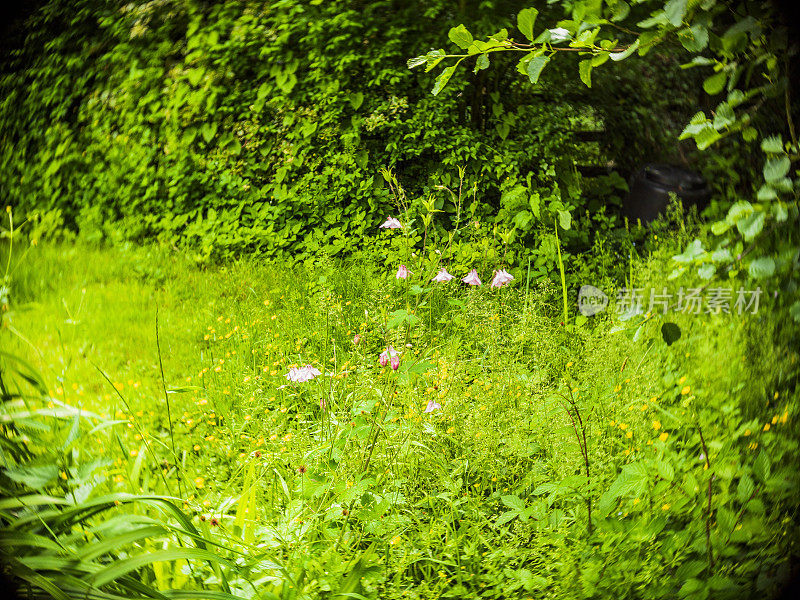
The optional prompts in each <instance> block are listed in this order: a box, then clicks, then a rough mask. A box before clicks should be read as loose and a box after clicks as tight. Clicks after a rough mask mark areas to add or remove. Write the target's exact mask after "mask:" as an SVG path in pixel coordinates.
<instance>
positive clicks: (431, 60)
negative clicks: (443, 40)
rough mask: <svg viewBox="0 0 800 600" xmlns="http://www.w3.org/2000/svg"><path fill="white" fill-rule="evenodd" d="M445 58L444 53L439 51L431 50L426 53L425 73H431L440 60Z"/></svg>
mask: <svg viewBox="0 0 800 600" xmlns="http://www.w3.org/2000/svg"><path fill="white" fill-rule="evenodd" d="M445 56H446V55H445V51H444V50H441V49H440V50H431V51H430V52H428V54H427V55H426V58H427V61H428V64H427V65H425V72H426V73H428V72H430V71H432V70H433V69H434V68H435V67H436V65H438V64H439V63H440V62H442V59H444V57H445Z"/></svg>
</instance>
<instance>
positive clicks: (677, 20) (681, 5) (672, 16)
mask: <svg viewBox="0 0 800 600" xmlns="http://www.w3.org/2000/svg"><path fill="white" fill-rule="evenodd" d="M664 13H665V14H666V15H667V20H668V21H669V22H670V23H672V25H673V27H680V26H681V23H682V22H683V17H684V15H685V14H686V0H669V2H667V3H666V5H664Z"/></svg>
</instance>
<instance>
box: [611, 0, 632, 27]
mask: <svg viewBox="0 0 800 600" xmlns="http://www.w3.org/2000/svg"><path fill="white" fill-rule="evenodd" d="M630 12H631V7H630V4H628V3H627V2H626V1H625V0H617V2H615V3H614V4H613V6H611V21H612V22H614V23H616V22H617V21H623V20H625V19H626V18H627V16H628V15H629V14H630Z"/></svg>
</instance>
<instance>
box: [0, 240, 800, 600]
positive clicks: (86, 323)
mask: <svg viewBox="0 0 800 600" xmlns="http://www.w3.org/2000/svg"><path fill="white" fill-rule="evenodd" d="M668 254H669V249H668V248H664V249H663V251H662V252H661V253H660V254H657V255H656V256H654V257H652V258H651V259H650V260H649V261H643V262H637V263H635V264H634V265H633V269H632V273H633V275H634V278H635V281H636V285H637V287H639V286H641V287H649V286H655V285H659V286H660V285H661V284H662V282H663V279H664V276H663V273H664V272H665V267H664V263H665V260H664V257H665V256H666V255H668ZM17 260H19V255H16V256H15V258H14V261H13V262H14V263H15V264H17V263H16V261H17ZM601 276H602V274H598V277H601ZM639 282H641V283H639ZM684 285H686V283H684ZM405 286H406V284H405V282H402V281H398V280H396V279H395V277H394V272H392V273H382V272H379V271H375V270H374V269H373V268H370V267H364V266H358V265H355V266H349V267H342V268H340V267H337V266H335V265H332V264H329V263H326V262H324V261H320V262H318V263H316V264H309V265H306V266H305V267H304V268H301V269H300V268H298V269H294V270H292V269H289V268H287V267H284V266H281V265H265V264H260V263H258V262H256V261H249V260H248V261H241V262H238V263H235V264H228V265H224V266H219V267H214V268H208V269H200V268H198V267H196V266H193V265H192V264H191V263H190V262H189V261H187V260H185V259H184V258H183V257H181V256H179V255H175V254H173V253H171V252H170V251H169V250H167V249H164V248H147V249H142V248H127V249H126V248H116V249H97V248H91V247H85V246H70V245H63V246H42V247H36V248H33V249H31V250H30V251H29V252H28V253H27V255H25V256H24V258H23V259H22V260H21V262H19V263H18V264H17V266H16V268H15V271H14V274H13V278H12V293H11V302H10V305H9V308H10V310H9V311H8V312H6V313H5V315H4V317H3V318H4V321H3V322H4V324H5V326H4V330H3V331H2V332H0V335H2V338H0V339H2V344H3V350H4V351H6V352H8V353H10V354H12V355H15V356H21V357H24V358H25V359H26V360H27V361H29V362H30V363H31V365H32V366H33V367H34V368H35V369H36V370H38V371H40V372H41V373H42V374H43V376H44V379H45V382H46V384H47V387H48V390H49V398H48V397H47V396H46V397H44V399H42V400H41V401H37V400H28V401H27V402H28V404H29V408H36V407H42V408H46V409H47V410H55V409H56V408H58V407H59V406H61V405H62V403H63V404H66V405H69V406H72V407H79V408H81V409H82V410H85V411H90V412H91V413H94V417H93V420H87V422H86V423H85V424H82V425H80V426H79V427H78V430H79V431H80V432H81V434H80V436H78V434H77V432H74V431H73V427H72V422H71V420H69V419H61V420H59V419H56V420H53V419H49V417H47V416H46V415H47V411H45V415H44V416H40V419H43V420H45V421H46V422H47V423H49V425H48V426H49V427H51V430H49V431H45V432H43V431H38V432H35V431H33V429H32V428H31V424H30V423H29V422H23V423H22V426H20V427H18V428H17V429H14V428H9V426H8V421H5V423H6V425H4V427H5V438H6V440H7V442H8V443H12V442H14V440H20V439H22V438H24V436H26V435H30V436H33V435H34V433H35V434H36V439H40V440H45V441H46V440H48V439H51V440H62V439H64V438H66V440H67V441H68V442H69V443H67V444H64V447H63V448H60V447H59V448H57V449H55V450H54V448H56V446H58V444H53V447H52V448H50V450H49V451H50V452H51V453H54V455H55V456H56V459H54V460H57V461H59V462H58V464H59V469H58V478H57V479H56V481H53V480H46V479H47V478H46V477H45V478H44V480H42V481H40V482H37V484H36V485H34V484H33V483H32V481H33V480H32V479H31V478H30V477H28V476H27V475H25V474H17V476H16V478H14V477H11V479H13V480H14V482H15V483H14V484H12V483H10V482H9V480H8V478H7V477H5V476H4V479H3V483H4V489H6V490H7V492H6V494H7V495H9V492H8V490H10V489H16V490H17V491H16V494H18V495H22V494H23V493H24V492H26V491H31V490H30V488H31V487H33V488H36V489H38V490H40V491H41V492H50V493H52V494H54V495H56V496H58V495H59V494H61V495H66V497H67V498H69V497H70V495H72V498H73V500H74V501H75V502H77V503H80V502H81V501H84V502H91V501H92V499H93V498H97V497H101V496H102V495H103V494H110V493H113V494H120V493H131V494H161V495H167V496H174V497H177V498H179V500H176V505H177V506H182V507H183V510H184V512H185V514H186V515H188V516H189V517H191V522H192V523H193V524H194V525H195V526H196V527H197V528H198V531H199V532H201V534H202V536H201V537H203V539H205V540H206V541H207V542H209V543H210V545H209V547H210V548H212V549H213V550H214V552H215V553H216V555H217V556H218V557H219V558H220V561H221V562H218V563H213V561H212V562H207V563H204V562H203V561H202V560H192V561H190V562H191V565H192V566H191V568H190V567H188V566H187V565H188V563H187V562H186V560H185V558H187V557H188V555H186V556H182V555H181V556H178V555H173V556H169V555H165V556H164V558H165V560H166V562H158V563H154V564H153V565H144V566H142V567H141V568H139V569H138V570H133V571H131V573H132V575H133V576H134V578H136V579H138V580H139V581H141V582H144V583H145V584H147V585H149V586H152V589H162V590H166V589H184V590H197V589H202V588H203V587H204V586H205V587H207V588H208V589H223V588H224V586H225V582H227V585H229V589H230V591H231V592H232V593H233V594H235V595H241V596H245V597H270V596H269V594H270V593H274V594H277V595H278V596H279V597H285V598H288V597H308V598H316V597H331V598H333V597H339V598H344V597H346V596H342V595H340V596H337V593H345V592H346V593H354V594H361V595H362V596H366V597H379V598H400V597H410V598H437V597H451V598H466V597H490V598H528V597H537V598H539V597H548V598H575V597H614V598H671V597H676V596H677V595H678V594H679V593H680V594H681V595H686V596H691V597H707V596H709V595H710V596H711V597H715V598H716V597H731V598H740V597H747V596H749V595H761V596H763V595H766V596H770V595H774V594H775V593H776V591H777V590H778V589H779V588H780V585H781V582H782V581H785V580H786V579H787V578H788V576H789V574H790V570H791V569H792V568H793V565H794V564H795V562H794V561H795V560H796V557H797V547H796V543H797V539H798V535H797V534H798V529H797V524H798V523H797V514H796V512H797V500H796V498H797V496H796V492H797V478H798V474H797V472H796V469H795V468H794V467H793V465H794V464H795V462H794V461H796V459H797V456H798V446H797V442H798V439H797V438H798V432H797V427H796V423H797V418H798V412H799V411H800V406H799V405H798V395H797V391H796V387H795V386H796V381H797V373H798V360H797V359H798V355H797V351H796V346H792V344H793V343H794V340H795V339H796V337H795V336H796V332H795V331H793V330H792V329H791V328H787V327H784V326H783V321H782V320H781V318H780V316H779V315H777V314H773V313H772V312H770V306H769V303H768V302H767V304H766V305H765V306H762V308H761V310H760V312H759V313H758V314H757V315H743V316H737V315H711V314H700V315H683V314H682V315H676V316H675V317H674V318H672V319H671V320H673V321H675V322H676V323H677V324H678V325H679V326H680V328H681V331H682V335H681V338H680V339H679V340H678V341H677V342H675V343H673V344H672V345H667V344H666V343H665V342H664V341H663V340H662V338H661V334H660V327H661V325H662V323H663V319H662V318H658V317H654V318H648V319H646V320H644V322H643V323H641V329H640V331H639V333H638V335H634V333H635V331H636V329H638V328H639V327H638V325H639V323H638V322H636V323H635V324H632V323H633V321H636V320H635V319H634V320H633V321H629V322H627V323H624V324H623V325H624V326H626V327H627V328H628V330H627V331H620V332H616V333H615V332H613V330H612V328H613V327H615V326H617V325H619V322H617V321H615V320H614V319H613V318H612V315H610V314H602V315H598V316H595V317H592V318H591V319H590V321H589V322H588V323H587V324H585V325H583V326H582V327H562V326H561V324H560V320H561V319H562V306H561V303H560V290H559V289H558V288H556V287H555V286H553V285H551V284H546V285H545V284H538V283H536V282H530V284H529V286H527V287H529V290H528V292H527V294H526V292H525V289H526V282H525V281H522V282H520V281H516V282H515V283H514V285H512V286H511V287H510V288H503V289H500V290H490V289H488V286H487V285H484V286H482V287H481V288H478V289H472V288H469V289H468V288H467V287H466V286H463V285H460V284H457V280H454V281H451V282H450V283H448V284H446V285H442V286H439V287H435V288H433V289H432V290H430V291H427V292H424V293H422V294H420V295H413V294H410V293H409V292H410V291H413V290H411V288H407V287H405ZM571 309H572V310H573V311H574V305H573V306H571ZM397 311H401V312H397ZM402 311H408V312H410V313H411V314H412V316H411V317H406V318H405V319H404V320H403V316H404V315H405V314H407V313H403V312H402ZM156 316H157V318H156ZM388 325H396V326H393V327H388ZM356 334H359V335H361V336H362V337H361V339H360V342H359V343H358V344H356V343H354V336H355V335H356ZM387 344H392V345H393V346H394V347H395V348H397V349H398V350H401V351H402V352H401V365H400V368H399V370H398V371H397V372H394V371H393V370H392V369H391V368H390V367H380V365H379V363H378V356H379V354H380V353H381V352H382V351H383V350H384V349H385V348H386V345H387ZM307 363H309V364H312V365H314V366H315V367H317V368H318V369H320V370H322V371H323V372H324V375H323V376H320V377H317V378H316V379H313V380H312V381H308V382H305V383H297V384H290V383H289V382H288V381H287V379H286V373H287V372H288V371H289V369H290V368H291V367H292V366H301V365H304V364H307ZM12 366H13V365H12V364H11V363H10V362H8V359H6V368H5V370H4V378H6V379H9V374H11V375H13V373H14V371H13V370H12V369H11V367H12ZM162 373H163V377H162ZM9 381H10V379H9ZM112 383H113V387H112ZM7 385H9V384H7ZM25 385H26V384H24V383H19V387H20V389H22V388H24V387H25ZM431 401H435V402H438V403H439V404H440V405H441V409H439V410H434V411H433V412H430V413H426V412H424V409H425V408H426V406H428V404H429V403H430V402H431ZM40 404H41V406H40ZM18 408H19V402H16V404H15V403H14V401H9V402H7V403H6V408H5V412H6V413H9V412H13V410H17V409H18ZM48 419H49V420H48ZM16 420H17V423H20V422H21V421H20V417H19V415H17V417H16ZM110 421H119V422H118V423H117V424H115V425H114V424H111V425H108V426H106V427H104V428H100V429H97V430H96V431H90V430H92V428H93V427H95V426H96V425H98V424H100V425H102V423H103V422H110ZM26 425H27V428H26ZM48 436H49V437H48ZM70 438H71V439H70ZM32 439H33V438H32ZM43 444H44V442H40V443H39V444H38V445H36V444H34V443H33V442H30V443H28V446H29V447H31V448H34V447H36V448H39V450H38V452H40V453H46V452H45V451H44V450H42V449H41V448H42V445H43ZM98 459H107V461H108V462H107V463H97V464H96V465H95V466H94V467H92V468H86V467H84V468H82V467H81V465H86V464H91V461H92V460H98ZM12 462H13V461H12ZM6 466H7V467H10V468H11V470H12V471H13V469H14V467H13V464H10V463H9V462H8V460H6ZM587 469H588V478H587ZM26 477H27V478H26ZM13 485H17V486H18V487H17V488H13ZM23 485H28V488H24V487H22V486H23ZM37 485H38V487H37ZM76 494H77V497H75V495H76ZM148 506H149V505H147V504H142V503H141V502H139V503H133V504H128V503H127V501H125V502H123V503H122V505H121V506H119V507H114V506H113V505H112V506H111V508H110V509H109V510H108V511H106V512H104V513H101V514H100V515H97V516H95V517H91V518H89V519H88V520H86V521H79V522H77V523H75V524H74V526H73V529H71V530H70V532H71V533H72V534H75V533H76V532H78V531H81V530H82V528H86V527H91V526H92V525H93V524H94V525H96V524H97V523H101V522H102V519H107V518H109V517H108V515H109V514H127V513H125V512H122V511H128V512H134V513H136V514H139V515H142V516H144V515H149V516H151V517H152V516H153V515H154V514H155V513H154V509H153V508H148ZM134 507H135V508H134ZM2 510H3V511H4V512H3V518H4V523H6V524H8V523H10V522H11V523H15V522H16V521H15V519H22V518H23V517H24V515H25V514H26V513H25V512H24V511H23V512H22V513H18V512H14V511H11V509H9V508H8V507H4V508H3V509H2ZM589 510H591V511H592V516H591V519H590V518H589ZM9 511H10V512H9ZM173 518H174V517H170V519H173ZM159 523H160V524H161V525H159V526H166V525H169V524H172V526H173V527H176V526H177V525H175V521H174V520H172V521H170V520H169V519H166V518H165V519H163V520H161V521H159ZM23 529H24V528H23ZM187 531H189V527H188V526H187V525H185V524H183V525H180V532H176V530H175V529H173V530H169V531H168V530H164V531H162V532H160V533H158V534H156V533H153V532H151V533H153V535H151V536H149V537H146V539H145V538H142V539H139V540H136V541H134V540H131V541H130V542H128V543H127V544H125V545H117V546H115V547H113V548H109V549H108V551H107V552H106V553H103V554H101V555H100V558H99V559H100V560H104V558H103V557H116V558H119V557H120V556H121V557H125V556H136V555H137V554H141V553H147V552H152V551H153V550H154V549H161V548H162V547H171V548H175V547H178V546H179V545H180V544H187V543H188V542H187V540H188V539H189V538H190V537H191V536H189V537H186V532H187ZM40 533H41V535H43V536H44V537H47V536H48V533H47V532H46V531H44V530H42V531H41V532H40ZM61 535H67V532H64V533H62V534H61ZM104 535H105V536H106V537H105V538H104ZM143 535H144V534H143ZM73 537H74V535H73ZM102 539H109V538H108V535H107V534H104V533H102V532H101V533H96V534H91V535H86V536H85V538H84V539H83V540H81V539H80V538H77V539H72V540H70V541H69V543H67V544H66V545H67V546H68V547H69V548H73V546H74V548H77V549H79V548H81V547H84V546H82V544H85V545H86V546H87V547H90V546H91V543H99V541H100V540H102ZM15 543H16V544H20V543H21V542H19V541H17V542H14V541H13V540H12V541H11V542H5V547H6V548H10V549H13V548H15V547H16V546H15V545H14V544H15ZM70 544H72V546H70ZM213 544H219V545H220V546H219V547H217V546H214V545H213ZM75 551H79V550H75ZM65 552H66V551H65ZM237 552H240V553H243V554H241V555H240V554H237ZM237 557H238V558H237ZM173 558H181V560H167V559H173ZM225 559H227V560H230V561H231V564H229V565H228V566H226V565H225V563H224V562H223V561H224V560H225ZM233 563H235V564H233ZM32 564H33V565H34V566H37V563H35V561H34V562H33V563H32ZM37 568H39V569H40V570H41V571H42V572H44V573H45V574H47V573H48V571H47V567H46V565H45V566H42V565H38V567H37ZM47 576H54V575H52V573H50V575H47ZM362 577H363V579H361V578H362ZM250 584H252V586H251V585H250ZM109 585H111V584H109ZM220 586H222V587H220ZM103 589H105V590H106V591H109V590H111V588H103ZM679 591H680V592H679ZM350 597H360V596H357V595H356V596H350Z"/></svg>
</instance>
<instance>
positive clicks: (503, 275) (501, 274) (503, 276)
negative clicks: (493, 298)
mask: <svg viewBox="0 0 800 600" xmlns="http://www.w3.org/2000/svg"><path fill="white" fill-rule="evenodd" d="M513 279H514V276H513V275H512V274H511V273H509V272H508V271H505V270H503V269H500V270H499V271H497V273H495V276H494V279H492V287H493V288H495V287H498V288H499V287H503V286H504V285H505V284H507V283H508V282H509V281H512V280H513Z"/></svg>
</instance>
